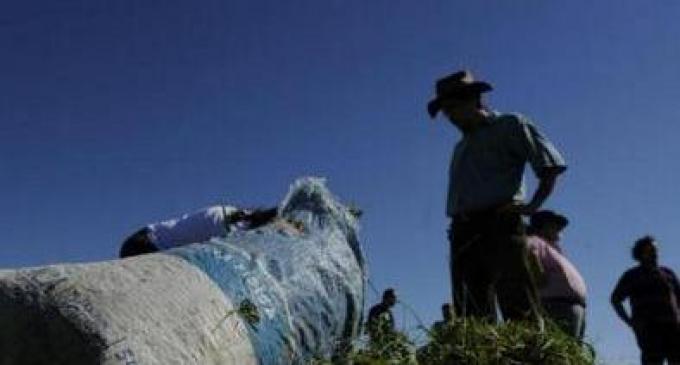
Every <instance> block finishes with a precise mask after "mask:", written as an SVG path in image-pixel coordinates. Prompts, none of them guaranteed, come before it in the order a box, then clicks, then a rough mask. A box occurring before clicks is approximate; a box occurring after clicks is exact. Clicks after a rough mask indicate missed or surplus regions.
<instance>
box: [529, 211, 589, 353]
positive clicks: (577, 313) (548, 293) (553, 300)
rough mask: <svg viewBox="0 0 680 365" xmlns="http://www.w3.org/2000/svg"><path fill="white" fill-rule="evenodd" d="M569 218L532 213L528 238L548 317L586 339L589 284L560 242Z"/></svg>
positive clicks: (571, 333) (544, 213)
mask: <svg viewBox="0 0 680 365" xmlns="http://www.w3.org/2000/svg"><path fill="white" fill-rule="evenodd" d="M568 224H569V220H568V219H567V218H566V217H564V216H562V215H560V214H557V213H555V212H553V211H550V210H542V211H539V212H536V213H534V214H533V215H532V216H531V220H530V225H529V229H528V233H529V237H528V240H527V243H528V246H529V252H530V253H531V257H532V258H533V259H535V260H532V261H534V263H535V264H536V265H535V267H536V269H537V270H536V271H537V273H536V274H537V275H536V281H537V284H538V289H539V295H540V297H541V303H542V304H543V309H544V310H545V312H546V314H547V315H548V317H549V318H550V319H552V320H554V321H555V322H556V323H557V324H558V326H560V328H561V329H562V330H563V331H564V332H566V333H567V334H570V335H572V336H574V337H575V338H577V339H579V340H582V339H583V334H584V330H585V311H586V284H585V281H584V280H583V277H581V274H579V272H578V270H577V269H576V267H574V265H573V264H572V263H571V262H569V260H568V259H567V258H566V257H565V256H564V253H563V252H562V248H561V247H560V241H561V238H562V230H564V228H565V227H566V226H567V225H568Z"/></svg>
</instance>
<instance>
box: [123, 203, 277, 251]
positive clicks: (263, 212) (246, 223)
mask: <svg viewBox="0 0 680 365" xmlns="http://www.w3.org/2000/svg"><path fill="white" fill-rule="evenodd" d="M277 212H278V210H277V208H270V209H255V210H252V211H250V210H242V209H237V208H235V207H233V206H225V205H216V206H211V207H207V208H204V209H201V210H198V211H195V212H193V213H190V214H184V215H182V216H181V217H179V218H174V219H169V220H165V221H162V222H158V223H152V224H148V225H147V226H145V227H144V228H142V229H140V230H139V231H137V232H135V233H134V234H132V235H131V236H130V237H128V238H127V239H126V240H125V241H124V242H123V245H122V247H121V249H120V257H129V256H135V255H141V254H146V253H152V252H156V251H161V250H168V249H171V248H175V247H179V246H184V245H187V244H191V243H200V242H206V241H208V240H210V239H211V238H214V237H225V236H227V235H228V234H230V233H231V232H234V231H239V230H247V229H254V228H257V227H259V226H262V225H265V224H267V223H269V222H271V221H273V220H274V219H275V218H276V217H277Z"/></svg>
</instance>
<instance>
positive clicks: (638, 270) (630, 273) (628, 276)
mask: <svg viewBox="0 0 680 365" xmlns="http://www.w3.org/2000/svg"><path fill="white" fill-rule="evenodd" d="M643 274H644V272H643V269H642V266H634V267H631V268H630V269H628V270H626V271H624V272H623V274H622V275H621V280H622V281H624V280H634V279H636V278H639V277H640V276H641V275H643Z"/></svg>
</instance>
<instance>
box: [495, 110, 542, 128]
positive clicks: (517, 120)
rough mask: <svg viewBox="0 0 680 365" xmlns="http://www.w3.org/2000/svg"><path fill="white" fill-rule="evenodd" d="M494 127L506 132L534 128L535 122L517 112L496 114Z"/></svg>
mask: <svg viewBox="0 0 680 365" xmlns="http://www.w3.org/2000/svg"><path fill="white" fill-rule="evenodd" d="M492 125H494V126H496V128H500V129H504V130H508V131H509V130H518V129H521V128H525V127H526V126H533V122H532V121H531V120H530V119H529V118H528V117H527V116H525V115H524V114H521V113H517V112H508V113H499V112H494V114H493V119H492Z"/></svg>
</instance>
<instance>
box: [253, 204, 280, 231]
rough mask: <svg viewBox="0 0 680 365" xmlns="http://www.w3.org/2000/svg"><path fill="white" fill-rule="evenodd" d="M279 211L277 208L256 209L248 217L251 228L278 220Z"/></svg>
mask: <svg viewBox="0 0 680 365" xmlns="http://www.w3.org/2000/svg"><path fill="white" fill-rule="evenodd" d="M277 214H278V209H277V208H276V207H274V208H269V209H255V210H253V212H252V213H250V214H247V215H246V220H247V221H248V222H249V223H250V225H249V228H250V229H253V228H257V227H261V226H264V225H265V224H267V223H269V222H271V221H272V220H274V218H276V215H277Z"/></svg>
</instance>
